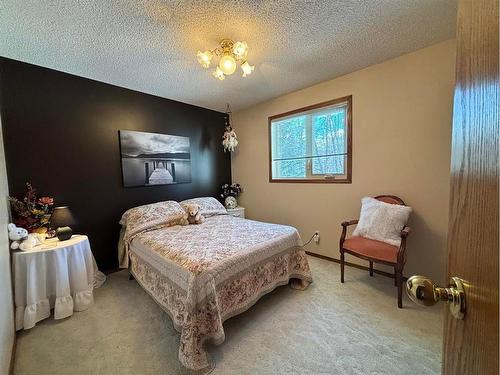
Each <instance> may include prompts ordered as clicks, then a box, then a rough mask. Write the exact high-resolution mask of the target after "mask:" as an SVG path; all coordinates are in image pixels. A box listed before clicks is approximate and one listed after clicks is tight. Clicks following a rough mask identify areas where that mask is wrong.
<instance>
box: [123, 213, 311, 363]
mask: <svg viewBox="0 0 500 375" xmlns="http://www.w3.org/2000/svg"><path fill="white" fill-rule="evenodd" d="M127 231H133V233H134V235H129V236H127V233H125V238H126V239H127V240H126V241H127V242H128V245H129V249H130V250H129V256H130V260H131V266H130V270H131V272H132V274H133V275H134V276H135V278H136V280H137V281H138V282H139V283H140V284H141V286H142V287H143V288H144V289H145V290H146V291H147V292H148V293H149V294H150V295H151V296H152V297H153V298H154V299H155V301H156V302H157V303H158V304H159V305H160V306H161V307H162V308H163V309H164V310H165V311H166V312H167V313H168V314H169V315H170V316H171V318H172V320H173V322H174V326H175V327H176V329H177V330H178V331H179V332H180V333H181V339H180V347H179V360H180V361H181V363H182V364H183V365H184V366H185V367H187V368H189V369H192V370H200V369H203V368H205V367H207V366H209V360H208V355H207V352H206V350H205V348H204V344H205V343H206V342H212V343H215V344H220V343H222V342H223V341H224V329H223V326H222V323H223V322H224V321H225V320H227V319H229V318H230V317H232V316H234V315H237V314H239V313H241V312H243V311H245V310H247V309H248V308H249V307H251V306H252V305H253V304H254V303H255V302H257V300H258V299H259V298H260V297H261V296H262V295H264V294H266V293H268V292H270V291H272V290H273V289H274V288H276V287H277V286H279V285H284V284H288V283H289V282H290V285H291V286H292V287H293V288H297V289H305V288H306V287H307V286H308V285H309V283H310V282H312V276H311V271H310V269H309V264H308V262H307V257H306V254H305V252H304V250H303V248H302V241H301V239H300V236H299V234H298V232H297V230H296V229H295V228H293V227H289V226H284V225H277V224H269V223H262V222H257V221H252V220H246V219H241V218H236V217H233V216H230V215H217V216H212V217H208V218H207V219H206V220H205V222H204V223H202V224H198V225H196V224H194V225H188V226H181V225H174V226H170V227H158V223H155V222H154V221H152V222H151V227H150V230H147V229H144V228H142V227H141V230H140V231H137V230H134V228H129V226H127ZM131 233H132V232H131Z"/></svg>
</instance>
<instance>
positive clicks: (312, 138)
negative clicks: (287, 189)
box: [271, 105, 347, 179]
mask: <svg viewBox="0 0 500 375" xmlns="http://www.w3.org/2000/svg"><path fill="white" fill-rule="evenodd" d="M346 117H347V106H346V105H344V106H336V107H332V108H321V109H319V110H316V111H311V112H309V113H305V114H297V115H296V116H291V117H288V118H284V119H278V120H275V121H272V123H271V127H272V129H271V130H272V131H271V137H272V173H273V178H285V179H286V178H289V179H293V178H308V177H310V178H314V177H323V176H325V175H344V174H345V173H346V165H345V162H346V155H347V144H346V143H347V142H346V134H347V129H346Z"/></svg>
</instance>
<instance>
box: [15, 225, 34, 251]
mask: <svg viewBox="0 0 500 375" xmlns="http://www.w3.org/2000/svg"><path fill="white" fill-rule="evenodd" d="M7 229H8V230H9V239H10V240H11V241H12V244H11V245H10V248H11V249H12V250H17V249H20V250H22V251H26V250H31V249H33V248H34V247H35V246H37V245H40V244H42V240H41V238H40V235H39V234H36V233H29V234H28V231H27V230H26V229H24V228H20V227H16V225H15V224H13V223H10V224H9V225H7Z"/></svg>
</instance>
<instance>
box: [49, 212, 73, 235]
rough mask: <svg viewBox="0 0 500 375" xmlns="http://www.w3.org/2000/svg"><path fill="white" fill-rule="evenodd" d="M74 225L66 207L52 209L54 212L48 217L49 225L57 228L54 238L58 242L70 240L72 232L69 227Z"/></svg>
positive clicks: (71, 215)
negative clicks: (55, 237)
mask: <svg viewBox="0 0 500 375" xmlns="http://www.w3.org/2000/svg"><path fill="white" fill-rule="evenodd" d="M75 224H76V220H75V218H74V216H73V214H72V213H71V211H70V210H69V207H68V206H61V207H56V208H54V212H53V213H52V216H51V217H50V225H51V226H52V227H56V228H57V229H56V236H57V238H58V239H59V241H66V240H69V239H70V238H71V236H72V235H73V231H72V230H71V228H70V227H69V226H70V225H75Z"/></svg>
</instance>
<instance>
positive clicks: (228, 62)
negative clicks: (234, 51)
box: [219, 55, 236, 75]
mask: <svg viewBox="0 0 500 375" xmlns="http://www.w3.org/2000/svg"><path fill="white" fill-rule="evenodd" d="M219 68H220V70H222V72H223V73H224V74H225V75H230V74H233V73H234V71H235V70H236V61H235V60H234V57H233V56H231V55H224V56H222V57H221V58H220V61H219Z"/></svg>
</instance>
